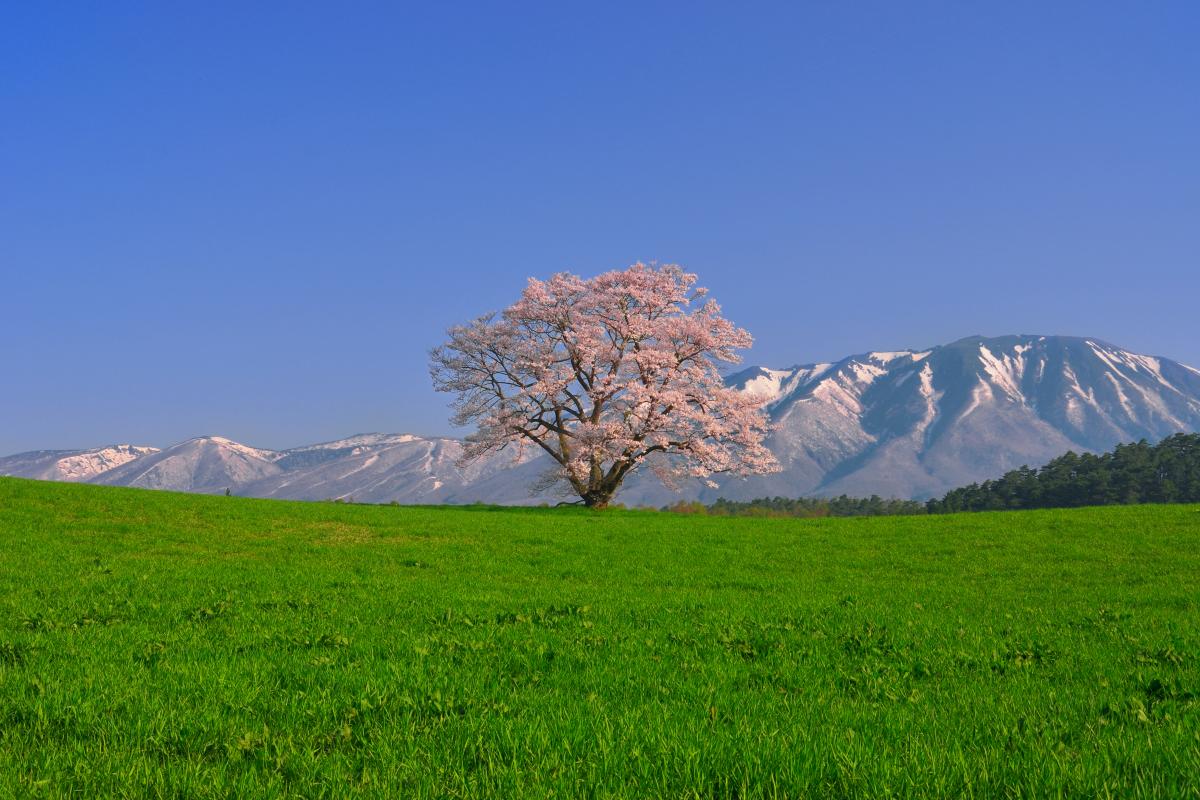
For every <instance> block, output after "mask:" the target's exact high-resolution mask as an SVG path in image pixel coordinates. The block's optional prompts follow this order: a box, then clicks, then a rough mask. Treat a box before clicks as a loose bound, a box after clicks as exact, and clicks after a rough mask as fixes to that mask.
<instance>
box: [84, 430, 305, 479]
mask: <svg viewBox="0 0 1200 800" xmlns="http://www.w3.org/2000/svg"><path fill="white" fill-rule="evenodd" d="M280 455H281V454H279V453H276V452H274V451H271V450H262V449H259V448H256V447H250V446H248V445H244V444H239V443H238V442H234V441H231V440H229V439H226V438H224V437H221V436H200V437H197V438H195V439H189V440H187V441H186V442H180V443H179V444H177V445H173V446H172V447H168V448H167V449H165V450H160V451H158V452H156V453H152V454H150V455H147V456H143V457H142V458H139V459H137V460H135V461H131V462H129V463H127V464H123V465H122V466H120V467H117V468H116V469H113V470H109V471H108V472H105V473H103V474H101V475H99V476H97V477H96V478H95V479H93V480H92V483H102V484H107V485H111V486H136V487H139V488H142V489H169V490H172V491H177V492H202V493H213V492H222V491H224V490H226V489H230V490H234V489H237V488H238V487H240V486H242V485H244V484H247V483H250V482H252V481H256V480H259V479H261V478H265V477H267V476H269V475H275V474H278V473H279V472H282V468H281V467H280V466H279V465H278V464H276V463H275V462H276V461H278V460H279V458H280Z"/></svg>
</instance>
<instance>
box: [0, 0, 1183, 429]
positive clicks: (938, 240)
mask: <svg viewBox="0 0 1200 800" xmlns="http://www.w3.org/2000/svg"><path fill="white" fill-rule="evenodd" d="M1197 30H1200V6H1198V5H1197V4H1195V3H1178V4H1171V3H1152V4H1150V3H1123V4H1118V3H1053V4H1051V3H1042V2H1037V3H997V4H989V5H988V6H987V7H984V4H976V3H970V4H967V3H928V4H926V3H875V4H873V3H852V4H845V3H827V2H820V3H789V4H780V5H776V6H771V5H765V4H764V5H759V4H754V5H742V6H738V7H736V9H735V6H734V5H733V4H713V5H710V6H706V5H703V4H693V3H687V4H682V3H681V4H645V3H636V4H627V5H623V4H588V5H586V6H584V5H583V4H564V3H555V4H544V5H537V4H519V5H513V4H500V3H495V4H479V5H474V4H461V5H455V4H443V3H439V4H432V3H431V4H420V5H416V4H414V5H403V4H398V3H379V4H369V3H354V4H342V3H339V4H334V3H326V4H303V3H299V4H298V3H286V4H285V3H279V4H270V3H194V4H173V3H145V4H124V3H119V2H114V3H91V4H83V3H79V4H66V3H62V4H50V3H24V4H10V5H9V7H8V8H6V10H5V22H4V25H3V26H0V108H2V111H0V118H2V122H0V273H2V275H0V342H2V343H3V353H4V362H5V363H4V364H3V369H2V373H0V374H2V375H3V378H2V379H0V420H2V422H0V453H7V452H15V451H19V450H26V449H34V448H43V447H45V448H68V447H80V446H92V445H99V444H104V443H109V442H117V441H122V442H124V441H133V442H137V443H147V444H157V445H165V444H170V443H172V442H174V441H178V440H181V439H184V438H187V437H189V436H192V435H198V434H209V433H213V434H222V435H226V436H230V437H232V438H235V439H239V440H241V441H246V442H249V443H251V444H256V445H259V446H264V447H285V446H288V445H294V444H300V443H306V442H311V441H319V440H323V439H330V438H337V437H340V436H343V435H348V434H352V433H356V432H360V431H371V430H383V431H414V432H419V433H446V432H451V429H450V427H449V425H448V424H447V422H446V416H447V414H446V408H445V403H446V398H445V397H444V396H441V395H437V394H435V393H434V392H432V390H431V389H430V385H429V379H428V375H427V371H426V366H425V364H426V352H427V350H428V348H429V347H431V346H433V345H435V344H437V343H438V342H439V341H440V338H441V332H442V331H443V330H444V329H445V328H446V327H447V326H448V325H450V324H452V323H454V322H458V321H463V320H465V319H467V318H469V317H471V316H474V315H475V314H477V313H480V312H482V311H485V310H489V309H493V308H497V307H501V306H503V305H505V304H507V303H508V302H510V301H511V300H512V299H514V298H515V297H516V295H517V293H518V292H519V291H520V289H521V287H522V286H523V285H524V281H525V279H526V278H527V277H529V276H546V275H548V274H550V273H552V272H555V271H559V270H569V271H573V272H578V273H581V274H594V273H596V272H599V271H602V270H604V269H609V268H613V267H620V266H624V265H626V264H628V263H631V262H633V261H635V260H639V259H641V260H651V259H656V260H659V261H667V262H678V263H681V264H684V265H685V266H687V267H688V268H690V269H692V270H693V271H696V272H698V273H699V274H700V276H701V282H702V283H703V284H705V285H707V286H708V287H709V288H710V289H711V291H712V294H713V296H715V297H716V298H717V299H718V300H719V301H720V302H721V303H722V305H723V306H724V308H725V310H726V312H727V314H728V316H730V317H731V318H732V319H733V320H734V321H736V322H737V323H739V324H741V325H743V326H745V327H747V328H749V329H750V330H751V332H752V333H754V334H755V336H756V339H757V344H756V346H755V348H754V349H753V350H752V351H751V352H750V353H749V354H748V357H747V361H748V362H750V363H765V364H769V365H777V366H782V365H788V364H792V363H796V362H802V361H815V360H820V359H829V358H834V357H839V356H842V355H846V354H849V353H854V352H862V351H865V350H870V349H899V348H902V347H909V346H911V347H925V346H929V345H932V344H938V343H944V342H947V341H951V340H954V339H957V338H960V337H962V336H966V335H970V334H975V333H983V334H987V335H1000V334H1005V333H1018V332H1024V333H1069V334H1080V335H1089V336H1095V337H1099V338H1104V339H1107V340H1109V341H1112V342H1114V343H1116V344H1120V345H1124V346H1126V347H1129V348H1131V349H1134V350H1138V351H1140V352H1149V353H1153V354H1158V355H1165V356H1169V357H1173V358H1176V359H1179V360H1182V361H1185V362H1189V363H1191V364H1196V365H1200V335H1198V334H1200V321H1198V319H1200V313H1197V309H1198V308H1200V263H1198V255H1200V148H1198V146H1197V143H1198V142H1200V48H1197V47H1196V46H1195V41H1196V33H1197Z"/></svg>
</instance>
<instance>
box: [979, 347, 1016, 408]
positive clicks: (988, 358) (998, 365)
mask: <svg viewBox="0 0 1200 800" xmlns="http://www.w3.org/2000/svg"><path fill="white" fill-rule="evenodd" d="M979 360H980V362H981V363H982V364H983V370H984V372H986V373H987V376H988V377H989V378H990V379H991V381H992V384H993V385H995V386H996V387H997V388H998V389H1000V391H1002V392H1004V394H1006V395H1008V396H1009V397H1010V398H1011V399H1013V400H1015V401H1017V402H1018V403H1021V402H1024V401H1025V396H1024V394H1022V392H1021V378H1023V377H1024V375H1025V356H1024V351H1018V352H1017V355H1016V357H1013V356H1010V355H1009V354H1008V353H1005V354H1003V355H1002V356H997V355H996V354H995V353H993V352H992V351H991V350H989V349H987V346H985V345H983V344H980V345H979Z"/></svg>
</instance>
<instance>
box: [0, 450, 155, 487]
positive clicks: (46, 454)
mask: <svg viewBox="0 0 1200 800" xmlns="http://www.w3.org/2000/svg"><path fill="white" fill-rule="evenodd" d="M157 452H158V448H157V447H140V446H138V445H133V444H113V445H109V446H108V447H97V448H94V449H92V450H35V451H34V452H32V453H18V454H17V455H15V456H8V457H6V458H0V475H16V476H19V477H22V478H39V479H41V480H47V481H86V480H90V479H92V478H95V477H96V476H97V475H100V474H101V473H102V472H107V471H109V470H111V469H114V468H116V467H119V466H121V465H122V464H125V463H128V462H130V461H133V460H134V459H137V458H141V457H142V456H145V455H150V454H152V453H157Z"/></svg>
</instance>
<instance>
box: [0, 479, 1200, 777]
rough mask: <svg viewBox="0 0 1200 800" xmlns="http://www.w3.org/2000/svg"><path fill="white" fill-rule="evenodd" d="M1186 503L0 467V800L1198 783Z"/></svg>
mask: <svg viewBox="0 0 1200 800" xmlns="http://www.w3.org/2000/svg"><path fill="white" fill-rule="evenodd" d="M1198 512H1200V509H1198V508H1197V507H1194V506H1173V507H1148V506H1142V507H1123V508H1105V509H1083V510H1072V511H1044V512H1012V513H1006V514H978V515H963V516H933V517H891V518H872V519H837V520H776V519H767V520H757V519H729V518H725V519H722V518H703V517H683V516H674V515H667V514H657V513H653V512H625V511H610V512H602V513H589V512H584V511H578V510H550V509H529V510H517V509H508V510H495V509H474V508H469V509H462V508H458V509H452V508H402V507H368V506H345V505H333V504H324V503H321V504H304V503H284V502H275V501H260V500H245V499H237V498H224V497H201V496H189V495H179V494H166V493H156V492H144V491H137V490H128V489H112V488H103V487H92V486H76V485H62V484H48V483H37V482H32V481H21V480H15V479H0V797H10V796H18V797H25V796H31V797H43V796H44V797H60V796H72V797H86V798H93V797H105V796H126V797H179V798H185V797H186V798H202V797H239V798H253V797H304V798H315V797H343V796H353V795H363V796H381V797H397V798H415V797H481V796H501V797H542V796H555V797H563V798H575V797H635V798H644V797H679V798H685V797H713V798H734V797H736V798H748V797H804V796H812V797H821V798H836V797H863V798H883V797H914V798H915V797H980V798H983V797H987V798H990V797H1060V796H1061V797H1163V798H1197V797H1200V788H1198V787H1200V613H1198V612H1200V513H1198Z"/></svg>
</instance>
